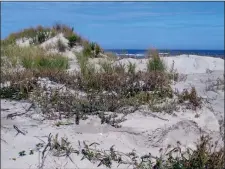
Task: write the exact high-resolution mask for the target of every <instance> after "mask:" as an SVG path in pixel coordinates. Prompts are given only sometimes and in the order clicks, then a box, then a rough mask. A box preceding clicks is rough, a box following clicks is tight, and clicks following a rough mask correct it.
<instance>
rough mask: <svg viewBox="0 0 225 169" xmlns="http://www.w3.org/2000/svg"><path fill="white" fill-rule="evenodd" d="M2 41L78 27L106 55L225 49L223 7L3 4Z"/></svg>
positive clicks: (198, 4)
mask: <svg viewBox="0 0 225 169" xmlns="http://www.w3.org/2000/svg"><path fill="white" fill-rule="evenodd" d="M1 8H2V9H1V11H2V16H1V17H2V21H1V24H2V25H1V31H2V32H1V38H5V37H6V36H8V35H9V34H10V33H12V32H15V31H19V30H21V29H23V28H27V27H30V26H36V25H39V24H41V25H44V26H51V25H52V24H54V23H55V22H61V23H65V24H68V25H70V26H73V27H74V29H75V31H76V32H78V33H79V34H81V35H82V36H84V37H85V38H87V39H89V40H91V41H96V42H98V43H99V44H100V45H101V46H102V47H103V48H105V49H113V48H114V49H116V48H117V49H122V48H123V49H146V48H149V47H155V48H158V49H224V3H223V2H104V3H103V2H2V5H1Z"/></svg>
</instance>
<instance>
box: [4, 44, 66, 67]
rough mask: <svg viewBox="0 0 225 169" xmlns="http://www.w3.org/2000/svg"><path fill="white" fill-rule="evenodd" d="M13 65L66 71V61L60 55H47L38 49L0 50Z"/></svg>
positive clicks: (9, 46) (10, 48) (14, 48)
mask: <svg viewBox="0 0 225 169" xmlns="http://www.w3.org/2000/svg"><path fill="white" fill-rule="evenodd" d="M1 55H2V56H6V57H7V58H8V59H9V60H10V61H11V62H12V63H13V65H16V64H21V65H22V66H23V67H24V68H26V69H59V70H63V69H67V68H68V66H69V63H68V59H67V58H65V57H63V56H62V55H60V54H53V53H47V52H46V51H45V50H43V49H41V48H39V47H34V46H31V47H19V46H17V45H8V46H6V47H4V48H2V49H1Z"/></svg>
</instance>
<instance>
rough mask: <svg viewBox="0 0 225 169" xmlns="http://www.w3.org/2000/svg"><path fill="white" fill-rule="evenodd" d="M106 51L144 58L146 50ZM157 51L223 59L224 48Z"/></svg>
mask: <svg viewBox="0 0 225 169" xmlns="http://www.w3.org/2000/svg"><path fill="white" fill-rule="evenodd" d="M105 51H107V52H113V53H116V54H117V55H118V56H122V57H135V58H144V57H145V54H146V52H147V50H140V49H106V50H105ZM158 51H159V53H166V54H168V55H169V56H175V55H182V54H188V55H199V56H212V57H219V58H223V59H224V50H163V49H161V50H158Z"/></svg>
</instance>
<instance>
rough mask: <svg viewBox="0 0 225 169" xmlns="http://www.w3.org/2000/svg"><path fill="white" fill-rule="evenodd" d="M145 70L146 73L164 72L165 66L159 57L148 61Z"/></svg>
mask: <svg viewBox="0 0 225 169" xmlns="http://www.w3.org/2000/svg"><path fill="white" fill-rule="evenodd" d="M147 70H148V72H151V71H160V72H164V71H165V70H166V67H165V64H164V63H163V60H161V58H160V57H159V56H154V57H153V58H151V59H149V60H148V63H147Z"/></svg>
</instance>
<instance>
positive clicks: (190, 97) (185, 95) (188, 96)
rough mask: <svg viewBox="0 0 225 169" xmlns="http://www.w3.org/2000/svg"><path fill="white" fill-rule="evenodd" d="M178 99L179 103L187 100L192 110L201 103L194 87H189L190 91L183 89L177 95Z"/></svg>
mask: <svg viewBox="0 0 225 169" xmlns="http://www.w3.org/2000/svg"><path fill="white" fill-rule="evenodd" d="M178 99H179V102H180V103H184V102H185V101H189V103H190V105H191V108H192V109H194V110H196V108H197V107H201V104H202V99H201V98H200V97H199V96H198V95H197V92H196V89H195V87H192V88H191V91H190V93H189V92H188V90H186V89H185V90H184V91H183V92H182V93H181V94H179V95H178Z"/></svg>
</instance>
